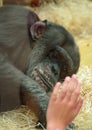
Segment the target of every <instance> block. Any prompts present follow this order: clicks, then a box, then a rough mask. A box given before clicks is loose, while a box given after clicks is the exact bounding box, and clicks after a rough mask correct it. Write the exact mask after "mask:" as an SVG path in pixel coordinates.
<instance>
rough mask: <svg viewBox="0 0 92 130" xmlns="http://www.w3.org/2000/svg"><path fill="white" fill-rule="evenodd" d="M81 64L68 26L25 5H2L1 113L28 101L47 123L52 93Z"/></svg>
mask: <svg viewBox="0 0 92 130" xmlns="http://www.w3.org/2000/svg"><path fill="white" fill-rule="evenodd" d="M79 64H80V54H79V49H78V47H77V45H76V43H75V41H74V39H73V36H72V35H71V34H70V33H69V32H68V31H67V30H66V29H65V28H64V27H62V26H60V25H58V24H55V23H52V22H50V21H48V20H43V21H42V20H40V19H39V17H38V16H37V14H36V13H34V12H33V11H31V10H30V9H27V8H24V7H21V6H17V5H8V6H3V7H1V8H0V112H2V111H7V110H11V109H13V108H15V107H18V106H19V105H20V104H24V105H27V106H28V107H29V108H31V109H32V110H33V111H34V113H35V114H36V116H37V117H38V119H39V121H40V122H41V123H42V124H43V125H45V124H46V118H45V115H46V109H47V105H48V100H49V96H48V92H51V91H52V90H53V87H54V85H55V83H56V82H57V81H60V82H62V81H63V80H64V78H65V76H68V75H69V76H71V75H72V74H73V73H76V72H77V70H78V68H79Z"/></svg>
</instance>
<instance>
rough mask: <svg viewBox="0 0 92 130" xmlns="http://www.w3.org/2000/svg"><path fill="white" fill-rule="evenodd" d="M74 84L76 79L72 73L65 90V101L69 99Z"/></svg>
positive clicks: (75, 84)
mask: <svg viewBox="0 0 92 130" xmlns="http://www.w3.org/2000/svg"><path fill="white" fill-rule="evenodd" d="M76 86H77V79H76V76H75V75H73V76H72V78H71V80H70V82H69V83H68V86H67V92H66V96H65V99H64V100H65V101H70V100H71V96H72V93H73V92H74V90H75V88H76Z"/></svg>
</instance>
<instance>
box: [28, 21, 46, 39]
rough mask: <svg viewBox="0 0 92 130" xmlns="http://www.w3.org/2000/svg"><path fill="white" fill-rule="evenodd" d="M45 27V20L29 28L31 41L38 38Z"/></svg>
mask: <svg viewBox="0 0 92 130" xmlns="http://www.w3.org/2000/svg"><path fill="white" fill-rule="evenodd" d="M46 25H47V20H44V21H37V22H35V23H34V24H33V25H32V26H31V27H30V33H31V36H32V39H33V40H36V39H38V38H40V37H41V36H42V34H43V32H44V30H45V27H46Z"/></svg>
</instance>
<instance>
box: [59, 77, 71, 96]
mask: <svg viewBox="0 0 92 130" xmlns="http://www.w3.org/2000/svg"><path fill="white" fill-rule="evenodd" d="M70 79H71V78H70V77H69V76H67V77H66V78H65V80H64V82H63V84H62V89H61V93H60V95H59V98H60V99H63V98H64V97H65V95H66V92H67V87H68V83H69V81H70Z"/></svg>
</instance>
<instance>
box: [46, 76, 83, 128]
mask: <svg viewBox="0 0 92 130" xmlns="http://www.w3.org/2000/svg"><path fill="white" fill-rule="evenodd" d="M60 86H61V84H60V83H59V82H58V83H57V84H56V85H55V88H54V90H53V93H52V96H51V98H50V101H49V104H48V109H47V116H46V117H47V130H54V129H55V128H57V129H58V130H64V129H65V128H66V126H67V125H68V124H69V123H71V121H72V120H73V119H74V118H75V117H76V116H77V114H78V113H79V110H80V108H81V106H82V104H83V99H82V98H81V97H79V95H80V87H81V83H80V82H79V81H78V80H77V78H76V75H73V76H72V77H71V78H70V77H66V78H65V81H64V83H63V85H62V90H61V92H60V93H59V95H58V94H57V93H58V90H59V88H60Z"/></svg>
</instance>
